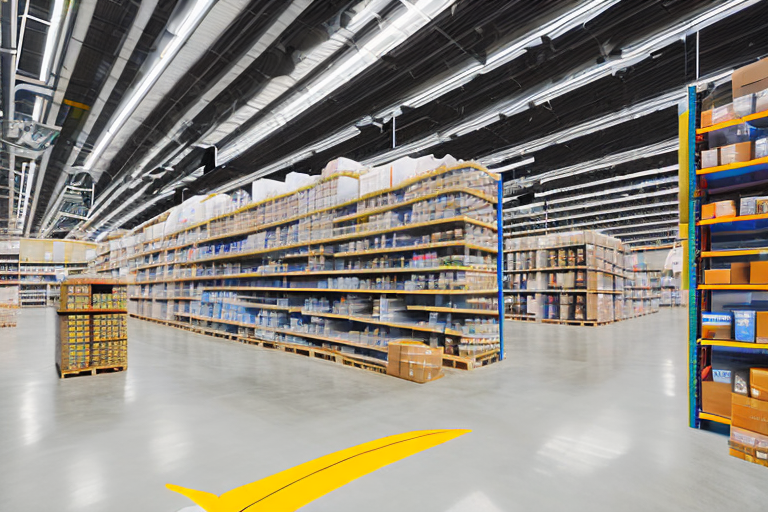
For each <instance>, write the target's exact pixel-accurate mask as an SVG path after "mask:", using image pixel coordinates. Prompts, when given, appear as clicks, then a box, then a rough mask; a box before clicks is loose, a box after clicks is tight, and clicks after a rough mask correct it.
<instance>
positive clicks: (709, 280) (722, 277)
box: [704, 268, 731, 284]
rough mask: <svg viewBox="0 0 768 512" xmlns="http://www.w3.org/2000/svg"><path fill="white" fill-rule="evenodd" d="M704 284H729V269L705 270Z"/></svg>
mask: <svg viewBox="0 0 768 512" xmlns="http://www.w3.org/2000/svg"><path fill="white" fill-rule="evenodd" d="M704 284H731V269H729V268H718V269H712V270H705V271H704Z"/></svg>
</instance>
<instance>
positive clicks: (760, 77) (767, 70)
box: [731, 59, 768, 98]
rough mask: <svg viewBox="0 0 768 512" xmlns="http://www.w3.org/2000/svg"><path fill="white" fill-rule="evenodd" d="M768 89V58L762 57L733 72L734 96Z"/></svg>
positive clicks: (739, 96) (732, 85) (737, 96)
mask: <svg viewBox="0 0 768 512" xmlns="http://www.w3.org/2000/svg"><path fill="white" fill-rule="evenodd" d="M764 89H768V59H762V60H759V61H757V62H754V63H752V64H749V65H747V66H743V67H741V68H739V69H737V70H735V71H734V72H733V75H732V76H731V90H732V91H733V92H732V94H733V97H734V98H741V97H742V96H746V95H748V94H754V93H758V92H760V91H763V90H764Z"/></svg>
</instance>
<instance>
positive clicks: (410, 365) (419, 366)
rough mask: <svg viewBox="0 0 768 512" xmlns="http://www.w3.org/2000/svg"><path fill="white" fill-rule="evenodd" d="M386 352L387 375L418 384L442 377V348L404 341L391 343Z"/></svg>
mask: <svg viewBox="0 0 768 512" xmlns="http://www.w3.org/2000/svg"><path fill="white" fill-rule="evenodd" d="M387 350H388V352H387V375H392V376H394V377H400V378H401V379H406V380H410V381H413V382H418V383H420V384H423V383H425V382H429V381H432V380H436V379H439V378H440V377H442V368H443V349H442V347H437V348H435V347H430V346H429V345H425V344H423V343H420V342H417V341H407V340H404V341H396V342H391V343H390V344H389V345H388V348H387Z"/></svg>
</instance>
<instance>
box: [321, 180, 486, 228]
mask: <svg viewBox="0 0 768 512" xmlns="http://www.w3.org/2000/svg"><path fill="white" fill-rule="evenodd" d="M448 194H469V195H471V196H475V197H477V198H480V199H483V200H484V201H488V202H489V203H491V204H496V202H497V201H498V199H497V198H495V197H493V196H489V195H486V194H483V193H482V192H479V191H477V190H474V189H471V188H468V187H448V188H444V189H442V190H438V191H437V192H432V193H430V194H425V195H422V196H417V197H413V198H411V199H406V200H405V201H400V202H399V203H393V204H388V205H385V206H379V207H376V208H371V209H369V210H364V211H362V212H358V213H353V214H351V215H345V216H343V217H337V218H335V219H334V220H333V223H334V224H338V223H340V222H347V221H350V220H355V219H361V218H363V217H368V216H370V215H376V214H378V213H385V212H388V211H392V210H397V209H398V208H402V207H403V206H408V205H410V204H414V203H419V202H421V201H428V200H429V199H434V198H436V197H440V196H445V195H448Z"/></svg>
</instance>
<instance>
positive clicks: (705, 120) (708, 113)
mask: <svg viewBox="0 0 768 512" xmlns="http://www.w3.org/2000/svg"><path fill="white" fill-rule="evenodd" d="M708 126H712V110H711V109H710V110H703V111H702V112H701V127H702V128H706V127H708Z"/></svg>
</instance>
